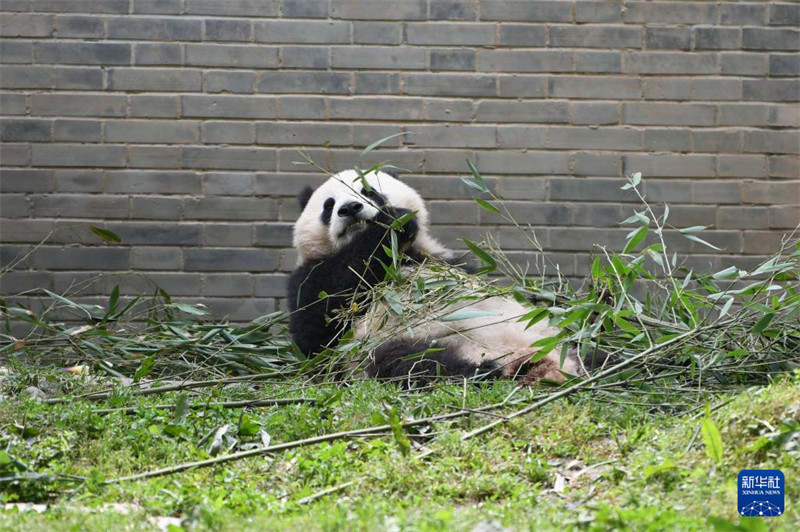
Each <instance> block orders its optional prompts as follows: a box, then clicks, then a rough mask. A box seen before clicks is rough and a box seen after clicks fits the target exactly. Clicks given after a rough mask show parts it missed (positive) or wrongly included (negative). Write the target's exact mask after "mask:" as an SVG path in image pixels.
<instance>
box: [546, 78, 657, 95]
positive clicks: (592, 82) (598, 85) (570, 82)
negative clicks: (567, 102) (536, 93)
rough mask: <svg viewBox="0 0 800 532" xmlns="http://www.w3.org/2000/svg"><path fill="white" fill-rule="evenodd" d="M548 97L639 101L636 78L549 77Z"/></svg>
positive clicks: (639, 89) (639, 88) (638, 87)
mask: <svg viewBox="0 0 800 532" xmlns="http://www.w3.org/2000/svg"><path fill="white" fill-rule="evenodd" d="M548 85H549V87H548V91H547V93H548V95H549V96H550V97H552V98H590V99H616V98H619V99H639V98H640V96H641V93H642V89H641V82H640V81H639V80H638V79H637V78H628V77H611V76H551V77H550V78H549V81H548Z"/></svg>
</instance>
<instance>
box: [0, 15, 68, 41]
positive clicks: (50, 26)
mask: <svg viewBox="0 0 800 532" xmlns="http://www.w3.org/2000/svg"><path fill="white" fill-rule="evenodd" d="M54 25H55V18H54V17H53V15H29V14H19V15H17V14H14V15H9V14H5V15H3V17H2V19H0V37H50V36H52V34H53V31H54Z"/></svg>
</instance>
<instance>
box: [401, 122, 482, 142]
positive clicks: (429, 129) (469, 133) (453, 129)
mask: <svg viewBox="0 0 800 532" xmlns="http://www.w3.org/2000/svg"><path fill="white" fill-rule="evenodd" d="M406 131H407V132H408V135H406V137H405V140H404V142H405V143H406V144H409V145H414V146H419V147H433V148H493V147H494V146H495V145H496V128H495V127H493V126H473V125H436V126H427V125H421V126H408V127H407V128H406Z"/></svg>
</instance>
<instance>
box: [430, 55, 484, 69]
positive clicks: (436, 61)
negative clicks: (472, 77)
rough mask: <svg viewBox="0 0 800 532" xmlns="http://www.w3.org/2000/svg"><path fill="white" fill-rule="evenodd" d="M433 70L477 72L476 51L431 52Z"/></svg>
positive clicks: (431, 67)
mask: <svg viewBox="0 0 800 532" xmlns="http://www.w3.org/2000/svg"><path fill="white" fill-rule="evenodd" d="M430 69H431V70H475V51H474V50H431V51H430Z"/></svg>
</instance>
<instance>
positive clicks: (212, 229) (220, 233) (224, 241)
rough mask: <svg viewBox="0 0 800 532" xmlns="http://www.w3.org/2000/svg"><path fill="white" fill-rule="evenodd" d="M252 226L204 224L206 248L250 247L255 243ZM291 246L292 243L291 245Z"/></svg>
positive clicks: (204, 243)
mask: <svg viewBox="0 0 800 532" xmlns="http://www.w3.org/2000/svg"><path fill="white" fill-rule="evenodd" d="M252 232H253V231H252V224H249V223H247V224H217V223H215V224H209V223H206V224H203V245H204V246H241V247H250V246H251V245H252V243H253V238H252ZM289 245H291V243H290V244H289Z"/></svg>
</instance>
